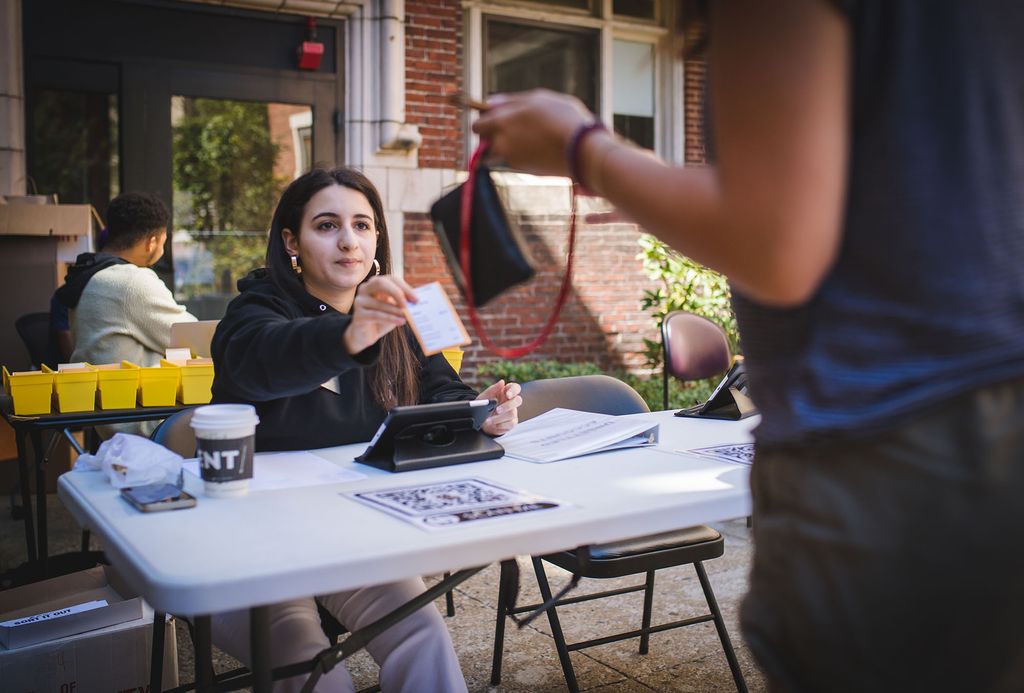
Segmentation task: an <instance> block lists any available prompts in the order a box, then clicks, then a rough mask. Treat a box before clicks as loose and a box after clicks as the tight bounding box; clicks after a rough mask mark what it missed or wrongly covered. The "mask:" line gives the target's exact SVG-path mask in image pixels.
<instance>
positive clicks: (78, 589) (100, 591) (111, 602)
mask: <svg viewBox="0 0 1024 693" xmlns="http://www.w3.org/2000/svg"><path fill="white" fill-rule="evenodd" d="M115 585H117V586H118V587H120V588H121V589H120V590H118V589H115ZM124 592H128V590H127V589H126V588H124V587H123V586H122V585H120V583H119V581H118V579H117V576H116V574H114V573H113V571H112V569H111V568H109V567H108V566H97V567H95V568H90V569H89V570H83V571H80V572H78V573H73V574H71V575H62V576H61V577H57V578H53V579H50V580H43V581H41V582H35V583H32V584H30V585H24V586H23V587H16V588H14V589H10V590H6V591H4V592H0V645H3V646H4V647H5V648H7V649H9V650H13V649H16V648H19V647H24V646H26V645H34V644H35V643H38V642H44V641H47V640H55V639H57V638H63V637H66V636H68V635H75V634H77V633H84V632H85V631H89V630H95V629H97V628H103V627H105V626H111V625H114V624H115V623H124V622H125V621H132V620H135V619H139V618H142V598H141V597H132V596H129V597H127V598H126V597H123V596H121V595H122V593H124ZM98 599H102V600H104V601H106V602H107V606H104V607H100V608H98V609H91V610H89V611H83V612H80V613H75V614H71V615H69V616H62V617H59V618H50V619H46V620H37V621H32V622H28V623H23V624H22V625H10V626H7V625H2V624H3V623H4V622H7V621H11V620H15V621H17V620H24V619H25V618H26V617H31V616H35V615H37V614H42V613H47V612H52V611H57V610H64V609H66V608H68V607H72V606H74V605H76V604H83V603H85V602H90V601H94V600H98Z"/></svg>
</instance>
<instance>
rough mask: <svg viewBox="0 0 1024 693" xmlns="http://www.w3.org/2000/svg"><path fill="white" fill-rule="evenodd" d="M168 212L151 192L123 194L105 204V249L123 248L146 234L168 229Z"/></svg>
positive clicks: (131, 244) (128, 246)
mask: <svg viewBox="0 0 1024 693" xmlns="http://www.w3.org/2000/svg"><path fill="white" fill-rule="evenodd" d="M169 220H170V214H169V213H168V212H167V207H166V205H164V203H163V201H162V200H161V199H160V198H159V197H157V196H156V195H152V194H150V193H139V192H127V193H122V194H120V195H118V196H117V197H115V198H114V199H113V200H111V201H110V204H109V205H107V240H106V242H105V243H104V249H105V250H126V249H128V248H131V247H132V246H133V245H135V244H136V243H137V242H138V241H139V240H141V239H143V238H145V237H146V236H148V235H150V234H153V233H156V232H157V231H159V230H160V229H165V228H167V222H168V221H169Z"/></svg>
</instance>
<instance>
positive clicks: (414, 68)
mask: <svg viewBox="0 0 1024 693" xmlns="http://www.w3.org/2000/svg"><path fill="white" fill-rule="evenodd" d="M405 20H406V26H405V109H406V119H407V120H408V122H410V123H412V124H414V125H417V126H418V127H419V130H420V134H421V135H423V144H422V145H421V146H420V151H419V163H420V166H421V167H422V168H459V167H461V166H464V165H465V163H464V161H463V157H462V139H463V138H462V127H463V115H462V112H461V110H460V109H457V108H455V107H454V106H450V105H449V104H448V103H447V102H446V101H445V96H446V95H447V94H448V93H449V92H450V91H453V90H461V89H462V57H461V55H462V53H461V52H462V8H461V6H460V3H457V2H451V0H410V1H409V2H407V3H406V9H405Z"/></svg>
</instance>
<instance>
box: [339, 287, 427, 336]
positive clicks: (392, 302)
mask: <svg viewBox="0 0 1024 693" xmlns="http://www.w3.org/2000/svg"><path fill="white" fill-rule="evenodd" d="M407 302H408V303H416V295H415V294H414V293H413V290H412V287H411V286H409V285H408V284H407V283H406V282H405V280H404V279H401V278H399V277H396V276H394V275H390V274H389V275H380V276H376V277H373V278H371V279H368V280H367V281H366V282H364V283H363V284H361V285H360V286H359V288H358V289H357V290H356V298H355V301H354V302H353V303H352V321H351V322H350V323H349V325H348V329H346V330H345V334H344V336H343V337H342V342H343V343H344V345H345V350H346V351H348V353H350V354H353V355H355V354H358V353H359V352H360V351H363V350H364V349H366V348H368V347H371V346H373V345H374V344H376V343H377V340H378V339H380V338H381V337H383V336H384V335H386V334H387V333H388V332H390V331H391V330H393V329H395V328H396V327H399V326H401V325H404V324H405V313H404V312H403V310H404V308H405V304H406V303H407Z"/></svg>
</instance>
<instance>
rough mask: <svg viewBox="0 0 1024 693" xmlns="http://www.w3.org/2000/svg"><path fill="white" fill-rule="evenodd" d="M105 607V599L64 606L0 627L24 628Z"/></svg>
mask: <svg viewBox="0 0 1024 693" xmlns="http://www.w3.org/2000/svg"><path fill="white" fill-rule="evenodd" d="M104 606H107V600H106V599H94V600H93V601H90V602H85V603H83V604H73V605H71V606H66V607H64V608H63V609H56V610H54V611H47V612H46V613H43V614H35V615H34V616H25V617H24V618H16V619H13V620H11V621H3V622H2V623H0V627H4V628H15V627H17V626H25V625H28V624H29V623H38V622H39V621H49V620H50V619H52V618H61V617H63V616H71V615H72V614H80V613H82V612H83V611H91V610H93V609H99V608H101V607H104Z"/></svg>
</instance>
